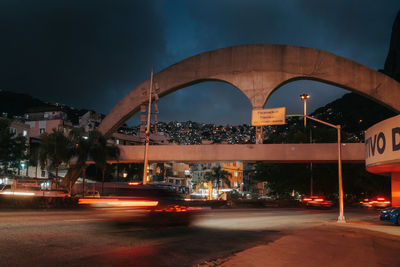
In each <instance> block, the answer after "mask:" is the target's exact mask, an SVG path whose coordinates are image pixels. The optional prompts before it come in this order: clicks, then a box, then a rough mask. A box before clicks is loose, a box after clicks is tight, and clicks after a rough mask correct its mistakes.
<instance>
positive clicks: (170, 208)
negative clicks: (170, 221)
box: [154, 205, 188, 212]
mask: <svg viewBox="0 0 400 267" xmlns="http://www.w3.org/2000/svg"><path fill="white" fill-rule="evenodd" d="M154 211H155V212H187V211H188V208H187V207H185V206H180V205H169V206H167V207H165V208H164V209H156V210H154Z"/></svg>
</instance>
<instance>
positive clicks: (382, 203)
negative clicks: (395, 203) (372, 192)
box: [360, 196, 391, 208]
mask: <svg viewBox="0 0 400 267" xmlns="http://www.w3.org/2000/svg"><path fill="white" fill-rule="evenodd" d="M360 205H361V206H362V207H366V208H387V207H389V206H390V205H391V202H390V200H388V199H387V198H385V197H381V196H379V197H374V198H364V199H363V200H362V201H360Z"/></svg>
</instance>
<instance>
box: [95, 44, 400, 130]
mask: <svg viewBox="0 0 400 267" xmlns="http://www.w3.org/2000/svg"><path fill="white" fill-rule="evenodd" d="M300 79H309V80H316V81H320V82H324V83H328V84H332V85H335V86H338V87H342V88H344V89H348V90H351V91H355V92H358V93H360V94H362V95H365V96H367V97H369V98H371V99H374V100H375V101H377V102H379V103H381V104H383V105H386V106H387V107H389V108H391V109H393V110H395V111H397V112H399V111H400V101H398V100H399V99H400V83H398V82H397V81H395V80H393V79H391V78H390V77H388V76H387V75H384V74H382V73H380V72H377V71H375V70H372V69H370V68H368V67H366V66H363V65H361V64H359V63H356V62H354V61H351V60H349V59H346V58H343V57H340V56H337V55H334V54H332V53H328V52H325V51H322V50H317V49H312V48H305V47H298V46H289V45H242V46H234V47H227V48H222V49H218V50H214V51H210V52H205V53H201V54H198V55H195V56H193V57H190V58H187V59H184V60H182V61H180V62H178V63H176V64H174V65H171V66H169V67H167V68H165V69H164V70H162V71H160V72H159V73H157V74H155V75H154V83H155V87H156V89H158V91H159V96H160V97H163V96H165V95H168V94H170V93H172V92H174V91H176V90H179V89H181V88H183V87H186V86H189V85H192V84H195V83H199V82H202V81H213V80H216V81H222V82H226V83H229V84H231V85H233V86H234V87H236V88H238V89H239V90H241V91H242V92H243V93H244V94H245V95H246V96H247V98H248V99H249V100H250V102H251V105H252V107H253V108H262V107H263V106H264V105H265V103H266V101H267V99H268V97H269V96H270V94H271V93H272V92H273V91H274V90H275V89H277V88H279V87H280V86H282V85H283V84H285V83H288V82H291V81H294V80H300ZM149 83H150V79H148V80H146V81H144V82H142V83H141V84H139V85H138V86H137V87H136V88H135V89H133V90H132V91H131V92H130V93H128V95H126V96H125V97H124V98H123V99H122V100H121V101H120V102H119V103H118V104H117V105H116V106H115V107H114V108H113V109H112V110H111V111H110V113H109V114H108V115H107V116H106V118H105V119H104V120H103V121H102V123H101V124H100V126H99V128H98V130H99V131H101V132H102V133H103V134H105V135H111V134H112V133H113V132H114V131H115V130H116V129H118V128H119V127H120V126H121V125H122V124H123V123H124V122H125V121H127V120H128V119H129V118H130V117H131V116H132V115H133V114H135V113H137V112H138V111H139V107H140V105H141V104H142V99H143V96H144V95H147V98H148V88H149Z"/></svg>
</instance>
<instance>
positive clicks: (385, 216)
mask: <svg viewBox="0 0 400 267" xmlns="http://www.w3.org/2000/svg"><path fill="white" fill-rule="evenodd" d="M380 220H381V221H385V222H391V223H394V224H396V225H400V207H389V208H386V209H383V210H382V211H381V214H380Z"/></svg>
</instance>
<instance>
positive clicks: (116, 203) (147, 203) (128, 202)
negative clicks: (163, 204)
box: [78, 198, 158, 207]
mask: <svg viewBox="0 0 400 267" xmlns="http://www.w3.org/2000/svg"><path fill="white" fill-rule="evenodd" d="M78 204H80V205H84V204H89V205H107V206H113V207H155V206H157V205H158V201H153V200H132V199H118V198H108V199H101V198H98V199H94V198H80V199H79V200H78Z"/></svg>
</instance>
